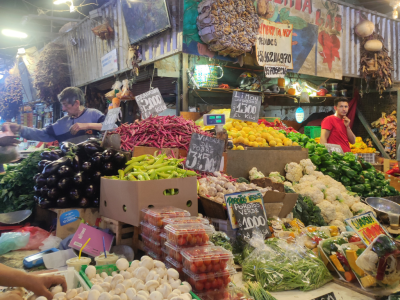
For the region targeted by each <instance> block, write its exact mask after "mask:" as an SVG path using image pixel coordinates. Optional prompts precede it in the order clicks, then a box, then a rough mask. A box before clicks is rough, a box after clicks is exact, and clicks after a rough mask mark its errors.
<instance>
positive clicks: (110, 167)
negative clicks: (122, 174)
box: [102, 162, 115, 176]
mask: <svg viewBox="0 0 400 300" xmlns="http://www.w3.org/2000/svg"><path fill="white" fill-rule="evenodd" d="M102 169H103V172H104V175H108V176H110V175H113V174H114V173H115V169H114V164H113V163H112V162H106V163H105V164H103V166H102Z"/></svg>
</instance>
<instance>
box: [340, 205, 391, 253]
mask: <svg viewBox="0 0 400 300" xmlns="http://www.w3.org/2000/svg"><path fill="white" fill-rule="evenodd" d="M345 222H346V224H347V225H349V226H350V227H351V228H353V230H354V231H355V232H356V233H357V234H358V236H359V237H360V238H361V240H362V241H363V243H364V244H365V245H367V246H368V245H369V244H371V243H372V241H373V240H374V239H375V238H376V237H377V236H378V235H380V234H386V235H387V236H389V237H390V234H389V233H388V232H387V231H386V229H385V228H384V227H383V226H382V225H381V223H379V222H378V220H377V219H376V218H375V216H374V214H373V213H372V212H367V213H365V214H361V215H358V216H355V217H352V218H350V219H346V220H345Z"/></svg>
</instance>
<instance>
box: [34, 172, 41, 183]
mask: <svg viewBox="0 0 400 300" xmlns="http://www.w3.org/2000/svg"><path fill="white" fill-rule="evenodd" d="M40 175H41V174H40V173H37V174H35V176H33V181H35V182H36V179H37V178H38V177H39V176H40Z"/></svg>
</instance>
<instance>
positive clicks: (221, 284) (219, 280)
mask: <svg viewBox="0 0 400 300" xmlns="http://www.w3.org/2000/svg"><path fill="white" fill-rule="evenodd" d="M215 281H216V282H217V288H219V289H220V288H222V286H223V284H224V281H223V280H222V278H221V277H220V278H217V279H216V280H215Z"/></svg>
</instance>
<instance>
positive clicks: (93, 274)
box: [85, 266, 96, 279]
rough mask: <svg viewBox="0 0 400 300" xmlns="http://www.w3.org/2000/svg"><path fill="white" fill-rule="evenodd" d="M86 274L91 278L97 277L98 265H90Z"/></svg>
mask: <svg viewBox="0 0 400 300" xmlns="http://www.w3.org/2000/svg"><path fill="white" fill-rule="evenodd" d="M85 274H86V276H87V277H88V278H89V279H92V278H95V277H96V267H95V266H88V267H87V268H86V270H85Z"/></svg>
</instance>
